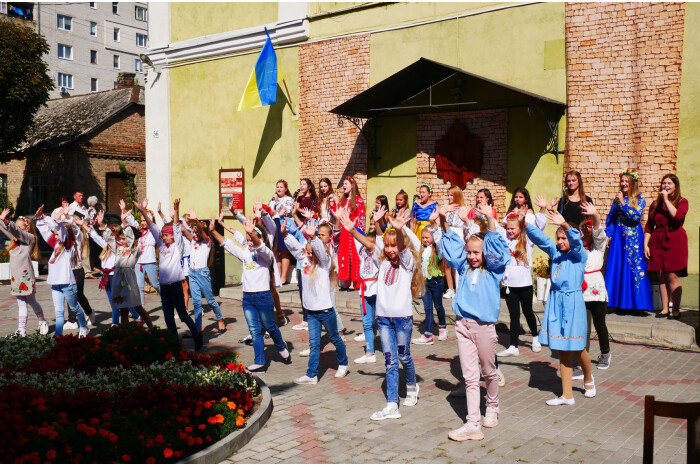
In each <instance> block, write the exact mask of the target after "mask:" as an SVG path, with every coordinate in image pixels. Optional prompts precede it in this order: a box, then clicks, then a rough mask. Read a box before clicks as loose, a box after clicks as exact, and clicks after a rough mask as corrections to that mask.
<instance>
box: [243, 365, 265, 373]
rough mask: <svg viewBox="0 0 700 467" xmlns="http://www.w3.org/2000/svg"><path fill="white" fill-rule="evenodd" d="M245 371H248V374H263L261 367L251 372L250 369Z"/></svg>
mask: <svg viewBox="0 0 700 467" xmlns="http://www.w3.org/2000/svg"><path fill="white" fill-rule="evenodd" d="M246 371H248V372H249V373H257V374H262V373H265V367H264V366H261V367H260V368H255V369H254V370H251V369H250V368H246Z"/></svg>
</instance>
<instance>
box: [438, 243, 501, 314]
mask: <svg viewBox="0 0 700 467" xmlns="http://www.w3.org/2000/svg"><path fill="white" fill-rule="evenodd" d="M440 252H441V256H442V257H443V258H445V261H447V264H449V265H450V267H452V268H453V269H456V270H458V271H459V276H460V283H459V287H458V288H457V292H456V294H455V298H454V299H453V300H452V310H453V311H454V312H455V315H457V316H458V317H461V318H466V319H475V320H478V321H484V322H487V323H495V322H496V321H498V315H499V312H500V309H501V292H500V285H499V284H500V282H501V279H503V275H504V274H505V272H506V266H507V265H508V263H509V262H510V258H511V256H510V250H509V249H508V244H507V243H506V241H505V240H504V239H503V237H501V235H499V233H498V232H493V231H489V232H488V233H487V234H486V236H485V237H484V249H483V254H484V260H485V261H486V267H485V268H483V269H482V268H478V269H473V268H471V267H470V266H469V264H468V263H467V251H466V250H465V248H464V241H462V239H461V238H460V236H459V234H457V233H455V232H453V231H451V230H448V231H447V232H445V233H444V234H443V235H442V241H441V242H440Z"/></svg>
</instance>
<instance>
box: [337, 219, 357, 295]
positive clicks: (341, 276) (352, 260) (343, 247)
mask: <svg viewBox="0 0 700 467" xmlns="http://www.w3.org/2000/svg"><path fill="white" fill-rule="evenodd" d="M338 280H340V281H353V282H357V281H359V280H360V257H359V256H358V255H357V250H355V239H354V238H353V236H352V234H350V232H348V231H347V230H345V229H343V230H342V231H341V232H340V246H339V247H338Z"/></svg>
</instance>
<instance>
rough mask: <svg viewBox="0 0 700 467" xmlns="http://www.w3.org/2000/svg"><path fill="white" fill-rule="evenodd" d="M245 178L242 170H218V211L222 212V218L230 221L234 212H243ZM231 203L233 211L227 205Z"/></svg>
mask: <svg viewBox="0 0 700 467" xmlns="http://www.w3.org/2000/svg"><path fill="white" fill-rule="evenodd" d="M244 186H245V178H244V172H243V169H220V170H219V210H220V211H223V213H224V218H225V219H230V218H233V217H234V215H235V211H241V212H242V211H243V210H244V206H245V192H244V189H243V188H244ZM231 201H233V211H234V212H231V210H230V209H229V204H230V203H231Z"/></svg>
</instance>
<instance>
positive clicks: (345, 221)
mask: <svg viewBox="0 0 700 467" xmlns="http://www.w3.org/2000/svg"><path fill="white" fill-rule="evenodd" d="M336 215H337V216H338V219H339V220H340V225H342V226H343V228H344V229H345V230H347V231H348V232H352V231H353V229H354V228H355V224H356V223H357V219H355V220H354V221H351V220H350V215H349V214H348V212H347V211H346V210H345V209H343V208H338V211H337V212H336Z"/></svg>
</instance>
